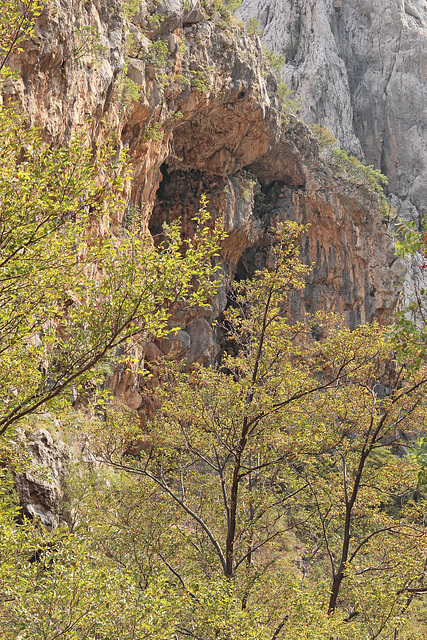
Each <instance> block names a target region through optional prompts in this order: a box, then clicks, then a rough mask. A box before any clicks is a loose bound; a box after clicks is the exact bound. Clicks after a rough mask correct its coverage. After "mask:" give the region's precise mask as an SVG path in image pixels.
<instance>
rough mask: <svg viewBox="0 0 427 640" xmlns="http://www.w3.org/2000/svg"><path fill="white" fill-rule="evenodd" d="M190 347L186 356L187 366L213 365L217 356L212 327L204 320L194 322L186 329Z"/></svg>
mask: <svg viewBox="0 0 427 640" xmlns="http://www.w3.org/2000/svg"><path fill="white" fill-rule="evenodd" d="M188 333H189V334H190V337H191V345H190V349H189V351H188V355H187V364H188V365H191V364H194V363H197V364H204V365H208V364H213V362H214V361H215V357H216V356H217V354H218V350H219V349H218V346H217V344H216V343H215V340H214V335H213V330H212V327H211V326H210V324H209V323H208V322H206V320H205V319H204V318H196V320H195V321H194V322H193V324H191V325H190V326H189V327H188Z"/></svg>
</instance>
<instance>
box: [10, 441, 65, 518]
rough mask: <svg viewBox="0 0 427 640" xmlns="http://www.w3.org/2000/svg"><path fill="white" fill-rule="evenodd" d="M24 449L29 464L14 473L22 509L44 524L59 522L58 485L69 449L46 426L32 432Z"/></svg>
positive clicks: (60, 499) (59, 490)
mask: <svg viewBox="0 0 427 640" xmlns="http://www.w3.org/2000/svg"><path fill="white" fill-rule="evenodd" d="M27 449H28V452H29V454H30V457H31V461H32V466H31V467H30V468H29V469H28V470H27V471H26V472H25V473H23V474H17V475H16V477H15V483H16V487H17V490H18V494H19V498H20V502H21V505H22V509H23V512H24V514H25V515H26V516H28V517H30V518H37V519H39V520H40V521H41V522H42V523H43V525H44V526H45V527H48V528H55V527H57V526H58V525H59V524H60V522H61V511H62V499H63V493H62V486H61V485H62V481H63V479H64V477H65V474H66V467H67V463H68V461H69V459H70V455H71V452H70V449H69V447H67V445H66V444H65V443H64V442H62V440H59V439H57V438H54V437H53V436H52V434H51V433H49V431H47V429H39V430H38V431H35V432H34V433H32V434H31V436H30V437H29V439H28V443H27Z"/></svg>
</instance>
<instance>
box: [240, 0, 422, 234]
mask: <svg viewBox="0 0 427 640" xmlns="http://www.w3.org/2000/svg"><path fill="white" fill-rule="evenodd" d="M240 15H241V16H242V17H244V18H246V19H247V18H249V17H257V18H258V19H259V25H260V28H261V29H262V32H263V40H264V41H265V43H266V45H267V46H268V47H269V48H271V49H273V50H274V51H276V52H277V53H280V54H285V56H286V64H285V65H284V68H283V71H282V76H283V79H284V81H285V82H286V83H288V84H289V86H290V87H291V88H292V89H294V90H295V91H296V93H297V94H298V96H299V98H300V100H301V103H302V112H301V113H302V116H303V117H304V119H306V120H308V121H309V122H319V123H322V124H323V125H326V126H327V127H329V129H331V131H332V132H333V133H334V135H335V136H336V137H337V138H338V140H339V143H340V145H341V146H342V147H344V148H345V149H347V150H348V151H350V152H352V153H355V154H356V155H358V156H359V157H364V158H365V160H366V162H367V163H368V164H374V165H375V167H377V168H380V169H381V171H383V173H385V174H386V175H387V177H388V179H389V190H390V191H391V192H392V193H394V194H396V196H397V202H396V204H397V205H398V208H399V213H400V209H401V208H402V210H407V209H408V205H407V203H409V204H412V205H414V206H415V208H416V211H414V212H413V214H414V216H415V219H416V221H417V222H420V219H421V218H422V216H423V215H424V212H425V211H426V210H427V186H426V185H427V29H426V24H427V2H426V1H425V0H411V1H410V2H409V1H405V2H404V1H403V0H382V1H381V3H380V5H379V4H378V1H377V0H363V1H361V0H342V1H341V2H340V3H337V2H331V0H316V2H312V1H311V0H243V4H242V8H241V10H240ZM400 205H401V206H400Z"/></svg>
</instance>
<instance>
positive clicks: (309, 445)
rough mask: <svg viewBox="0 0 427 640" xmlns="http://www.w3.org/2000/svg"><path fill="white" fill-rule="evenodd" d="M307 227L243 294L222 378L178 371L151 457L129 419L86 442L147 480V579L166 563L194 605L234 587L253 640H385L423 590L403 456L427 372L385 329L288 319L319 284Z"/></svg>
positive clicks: (153, 435)
mask: <svg viewBox="0 0 427 640" xmlns="http://www.w3.org/2000/svg"><path fill="white" fill-rule="evenodd" d="M299 232H300V228H299V227H298V226H297V225H292V224H290V225H288V227H287V228H286V232H285V233H284V234H283V235H282V234H281V233H277V235H276V238H275V239H276V243H277V244H276V246H275V248H274V249H273V250H272V252H271V255H270V257H269V268H268V269H266V270H264V271H260V272H257V273H256V274H255V277H254V279H253V280H252V281H251V282H248V281H246V282H240V283H238V284H235V285H234V288H233V292H232V293H230V298H231V301H232V304H231V306H230V308H229V309H228V310H227V312H226V314H225V326H224V328H225V329H226V332H227V333H226V335H227V345H228V348H227V351H228V353H226V354H224V357H223V360H222V363H221V369H220V370H217V371H212V370H208V369H205V368H197V367H196V368H194V369H193V370H192V371H191V372H187V373H185V372H184V373H183V372H182V371H179V370H169V371H168V372H167V373H166V372H165V373H164V385H163V387H162V389H161V390H160V391H156V392H155V398H156V402H158V403H160V404H161V406H160V409H159V413H158V415H157V416H156V418H155V419H153V421H152V424H151V426H150V427H149V428H148V429H147V431H146V433H145V434H144V437H145V442H144V446H142V447H141V448H140V454H139V455H136V456H132V457H129V456H127V455H125V454H124V453H123V452H124V451H125V450H126V442H129V441H132V439H135V438H137V437H138V435H137V434H138V429H137V426H136V425H135V427H134V429H133V431H132V429H131V428H130V426H131V425H130V424H129V420H128V419H126V418H120V417H119V416H118V414H117V413H116V414H110V415H109V417H108V419H107V421H103V422H102V423H101V422H99V423H98V426H97V427H96V424H95V423H92V428H94V427H96V428H95V429H94V431H93V432H92V433H90V434H87V437H88V438H89V442H90V447H91V450H92V451H94V452H95V453H96V455H97V457H98V459H99V460H104V461H105V462H107V463H108V464H109V465H111V466H112V468H115V469H119V470H121V471H122V472H124V473H125V474H129V478H131V477H132V476H135V477H137V478H138V489H137V494H135V493H133V490H132V489H131V488H130V489H128V491H129V492H130V493H129V494H128V498H127V500H129V495H132V496H133V497H132V499H131V504H132V503H133V504H137V505H138V509H139V510H141V509H142V506H141V505H145V506H144V511H141V514H140V516H139V517H138V520H137V522H133V519H132V518H131V517H129V515H128V516H126V518H121V520H120V522H121V524H120V526H118V530H119V529H120V530H121V531H122V534H123V535H125V532H126V536H129V538H128V539H129V540H130V539H136V538H137V536H138V535H139V536H140V538H141V540H142V541H143V545H144V548H145V556H144V557H146V558H147V556H148V557H150V555H151V560H150V562H146V563H145V564H144V563H143V566H144V568H143V572H144V575H145V579H147V576H148V575H150V572H151V571H153V570H154V567H155V566H156V564H157V563H159V564H160V566H161V564H162V562H163V564H164V566H166V567H168V568H169V571H170V572H171V573H172V575H173V580H174V582H175V583H176V584H181V585H182V586H184V587H185V588H186V589H187V590H188V591H191V592H192V593H193V595H194V587H193V586H192V585H194V581H196V583H197V584H211V583H210V581H211V580H212V576H213V575H214V576H216V579H218V580H223V579H224V578H228V579H229V580H232V584H233V589H234V593H235V595H236V596H237V597H238V598H239V599H240V601H241V607H242V610H244V611H245V612H247V613H248V615H251V616H253V617H252V620H255V624H256V626H255V629H256V632H255V637H260V636H261V637H262V634H264V633H265V632H266V631H267V634H268V636H269V637H270V638H271V637H273V636H274V634H275V633H276V632H277V634H276V637H281V638H294V637H301V638H307V639H308V638H310V639H311V638H313V637H316V638H322V639H325V640H326V639H329V638H330V637H333V638H334V640H344V639H345V640H349V639H353V640H359V639H360V637H367V638H372V639H373V638H382V639H384V640H385V638H387V637H388V635H390V633H393V632H394V630H395V629H401V628H403V625H404V623H405V620H406V617H407V605H406V604H405V602H406V601H407V599H408V594H409V593H410V591H408V589H411V588H414V589H419V590H420V593H422V590H423V589H424V588H427V587H426V586H425V583H424V558H425V553H426V552H427V531H426V530H425V527H424V520H423V517H422V511H423V505H422V504H421V503H414V502H412V501H411V499H410V496H411V495H414V491H415V490H416V487H417V473H418V469H419V466H418V464H417V463H416V461H415V462H414V460H413V459H412V458H410V457H405V458H398V457H396V456H395V455H393V448H395V447H397V446H399V445H400V444H401V441H402V440H401V433H402V432H405V434H406V437H405V443H406V446H407V439H406V438H407V437H408V435H409V434H410V433H411V432H415V433H416V432H417V429H418V427H419V425H420V424H423V422H424V420H425V418H426V415H425V406H424V403H423V401H422V399H423V397H424V393H425V388H426V385H427V371H426V369H425V368H424V367H423V368H420V369H417V370H415V369H414V370H411V369H410V368H407V369H405V382H404V384H402V383H403V369H400V373H399V374H396V373H395V367H396V364H395V363H393V362H390V360H389V358H390V351H391V346H392V343H391V340H390V337H389V336H388V334H387V331H386V330H384V329H382V328H380V327H379V326H377V325H372V326H361V327H359V328H358V329H357V330H355V331H350V330H348V329H347V328H345V327H344V325H343V323H342V322H341V321H340V320H339V319H337V318H334V317H333V316H324V315H322V314H316V315H315V316H313V317H312V318H307V319H306V320H305V321H303V322H293V323H290V322H289V321H288V318H287V312H286V309H287V304H288V300H289V297H290V296H291V294H292V291H293V290H295V289H300V288H302V287H303V286H304V278H305V276H306V274H307V268H306V267H304V266H303V265H301V264H300V262H299V259H298V249H297V246H296V240H297V236H298V234H299ZM314 332H315V333H316V338H317V339H316V340H313V339H312V334H313V333H314ZM383 388H387V389H389V391H388V393H387V395H386V396H385V397H384V394H383V393H382V389H383ZM397 424H398V425H399V428H398V430H396V426H397ZM381 452H383V453H381ZM130 486H131V485H129V487H130ZM122 495H123V494H122ZM97 502H98V501H97ZM153 503H155V504H156V507H155V508H154V509H153V508H152V505H153ZM127 504H128V505H129V502H127ZM132 513H134V511H133V512H132ZM109 519H110V521H111V518H110V517H109ZM125 521H126V522H129V523H131V524H129V525H128V524H126V523H125ZM144 522H145V523H146V524H145V525H144V524H143V523H144ZM138 532H140V533H139V534H138ZM142 532H143V533H142ZM122 534H121V535H122ZM290 535H292V536H293V538H292V540H293V542H292V543H291V545H290V546H291V552H289V551H288V552H287V553H286V551H285V549H286V539H287V536H288V537H289V536H290ZM110 544H112V543H110ZM114 544H115V543H114ZM147 545H148V546H147ZM120 547H121V549H122V552H120V561H121V562H125V560H124V556H123V553H126V551H125V550H126V549H127V548H128V544H127V543H123V542H122V543H121V544H120ZM148 547H149V548H148ZM111 553H112V554H113V555H115V554H117V553H118V551H117V550H116V551H114V550H112V551H111ZM143 555H144V554H143ZM396 557H399V558H400V561H399V562H398V563H396V562H395V561H394V559H395V558H396ZM403 558H404V560H403ZM128 561H130V560H129V559H128V560H127V561H126V562H128ZM140 566H142V564H141V565H140ZM221 576H222V577H221ZM411 585H415V586H414V587H412V586H411ZM190 597H192V596H190ZM260 612H262V618H259V617H258V616H259V614H260ZM356 612H357V614H356ZM349 619H350V620H351V625H350V624H349V623H348V620H349ZM256 633H258V636H257V635H256ZM201 637H204V636H203V635H202V636H201ZM208 637H209V636H208ZM220 637H221V636H220ZM243 637H246V636H243Z"/></svg>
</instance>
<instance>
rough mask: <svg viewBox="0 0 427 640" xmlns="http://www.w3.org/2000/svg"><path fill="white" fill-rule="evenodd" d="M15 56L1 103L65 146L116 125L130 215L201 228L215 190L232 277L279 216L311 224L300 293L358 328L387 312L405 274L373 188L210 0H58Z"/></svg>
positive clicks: (308, 304) (156, 223) (310, 306)
mask: <svg viewBox="0 0 427 640" xmlns="http://www.w3.org/2000/svg"><path fill="white" fill-rule="evenodd" d="M321 4H322V3H315V5H316V7H317V8H316V11H320V5H321ZM325 15H326V14H325ZM325 19H326V18H325ZM336 19H338V16H337V17H336ZM323 22H324V21H323ZM323 22H322V24H323ZM315 23H316V22H315ZM269 24H270V23H269V21H268V20H267V21H266V22H265V25H266V29H267V32H266V33H267V34H268V25H269ZM316 24H317V23H316ZM324 26H325V25H324ZM307 47H308V48H309V49H310V47H309V43H307ZM310 51H311V49H310ZM310 55H311V56H312V55H313V52H311V54H310ZM14 66H15V68H16V69H17V70H19V71H20V79H19V81H17V82H12V81H11V82H9V84H8V85H7V86H6V87H5V89H4V95H3V100H4V101H9V100H11V99H14V100H18V101H19V103H20V104H21V108H22V109H23V110H24V112H25V113H27V114H28V116H29V119H30V121H31V122H32V123H37V124H39V125H40V126H41V127H42V128H43V130H44V132H45V135H46V136H48V137H50V138H51V139H53V140H54V141H55V142H57V143H59V142H61V141H63V140H65V139H67V138H68V137H69V136H70V135H71V133H72V132H73V131H76V130H79V129H80V128H82V127H83V126H86V127H87V128H88V131H89V135H90V137H91V141H92V145H93V146H94V149H96V144H97V142H98V141H99V140H100V139H102V138H103V137H105V136H107V135H112V136H113V137H114V138H115V140H116V144H117V146H118V147H125V148H126V149H128V150H129V154H130V157H131V159H132V162H133V167H134V180H133V187H132V194H131V204H132V207H133V215H138V216H140V217H141V219H142V221H143V226H144V227H145V228H149V229H150V230H151V231H152V232H157V231H159V229H160V228H161V223H162V221H163V220H167V219H170V218H171V217H178V216H179V217H181V218H182V219H183V224H184V228H185V227H186V226H187V230H188V232H191V228H190V227H191V224H190V223H189V220H190V219H191V217H192V215H193V213H194V211H195V210H196V208H197V206H198V199H199V197H200V194H201V193H202V192H204V193H206V194H207V196H208V199H209V201H210V209H211V211H212V213H213V215H214V216H216V217H222V218H223V219H224V221H225V225H226V230H227V232H228V233H229V238H228V239H227V240H226V241H225V243H224V247H223V263H224V270H225V271H226V272H227V273H228V274H231V275H232V274H233V273H234V271H235V270H236V268H238V265H239V262H242V259H243V262H245V263H247V262H248V260H249V256H252V257H253V256H254V254H256V252H257V251H261V252H262V251H263V248H262V247H263V243H264V240H263V234H264V232H265V231H266V229H267V227H268V225H269V224H270V221H271V220H272V219H275V220H277V219H278V218H282V219H283V218H291V219H297V220H300V221H304V222H308V223H310V225H311V226H310V229H309V231H308V234H307V237H306V238H305V239H304V241H303V257H304V260H306V261H308V262H310V263H314V269H313V274H312V276H311V279H310V282H309V285H308V287H307V289H306V292H305V294H304V296H303V300H302V301H301V304H302V305H303V306H304V307H305V308H306V309H307V310H314V309H317V308H326V309H334V310H336V311H338V312H343V313H345V314H346V315H347V319H348V321H349V323H350V324H352V325H354V324H355V323H357V322H360V321H365V320H371V319H372V318H373V317H378V318H380V319H382V320H384V321H385V320H387V319H390V317H391V313H392V311H393V309H394V305H395V302H396V297H397V292H396V290H395V288H394V286H393V283H394V282H395V281H396V277H397V273H396V272H393V271H390V268H389V265H390V264H391V263H392V262H393V261H394V255H393V246H392V243H391V239H390V237H389V235H388V233H387V228H386V225H385V223H384V222H383V221H382V219H381V217H380V215H379V212H378V203H377V201H376V197H375V196H373V195H372V194H370V193H369V192H367V191H366V189H364V188H363V187H362V186H360V187H354V186H352V185H350V184H347V183H345V182H344V181H342V180H338V179H336V178H334V176H333V175H332V173H331V172H330V171H328V169H327V167H326V166H325V165H324V163H323V161H322V160H321V159H320V156H319V153H318V149H317V144H316V142H315V141H314V140H313V139H312V138H311V137H310V134H309V131H308V129H307V128H306V127H305V126H304V125H303V124H302V123H301V122H299V121H298V120H296V119H295V118H293V117H291V118H290V119H287V122H286V124H282V121H281V113H280V102H279V98H278V97H277V94H276V93H275V90H276V81H275V79H274V77H273V76H272V75H271V73H270V72H269V69H268V66H267V64H266V61H265V58H264V55H263V52H262V49H261V44H260V41H259V39H258V37H256V36H255V37H249V36H248V35H247V34H246V33H245V32H244V30H242V29H241V27H239V25H236V24H234V23H233V22H232V21H231V22H230V21H226V20H225V19H224V18H223V17H222V16H221V15H220V14H219V13H218V12H217V10H215V9H214V8H213V7H211V6H209V5H206V6H205V7H204V8H203V7H202V6H201V5H199V4H197V3H196V4H189V3H188V2H187V3H186V2H181V1H180V0H163V1H162V2H160V3H157V4H156V5H154V4H149V3H148V4H146V3H141V4H140V5H138V10H137V11H134V12H133V15H132V16H131V17H130V18H126V17H124V13H123V9H122V7H121V6H120V5H119V3H117V2H108V3H106V2H103V1H98V2H89V3H81V2H78V1H76V0H56V2H55V3H53V2H51V3H49V4H47V5H46V7H45V9H44V11H43V13H42V15H41V17H40V18H39V19H38V23H37V29H36V33H35V37H34V38H33V39H32V41H31V42H28V43H27V44H26V46H25V47H24V51H23V53H21V54H20V55H19V56H17V57H16V59H15V60H14ZM124 71H125V72H126V75H124ZM323 81H324V79H323V80H322V82H323ZM333 86H334V87H335V88H336V90H337V91H338V84H335V82H334V83H333ZM325 87H326V88H325ZM329 88H330V87H329V85H328V84H327V83H326V84H325V83H324V85H323V89H322V91H324V92H326V93H328V91H329ZM338 93H339V95H340V96H341V94H342V92H341V91H338ZM307 100H308V97H307ZM326 102H328V101H326ZM326 102H325V104H326ZM329 102H330V100H329ZM329 102H328V104H329ZM344 104H345V101H344ZM315 119H316V118H315ZM353 139H354V140H356V138H355V137H354V136H353ZM266 213H267V215H266ZM245 250H246V251H249V252H250V253H246V254H244V252H245ZM242 256H243V258H242ZM253 259H254V260H256V258H253ZM243 262H242V265H243ZM242 269H243V270H246V271H247V268H246V267H243V266H242ZM249 270H250V269H249ZM221 300H222V301H221ZM221 300H220V301H219V302H218V301H217V304H216V306H215V309H214V313H215V314H218V313H219V312H220V311H221V310H222V308H221V307H223V304H224V299H223V297H222V299H221ZM193 321H194V318H189V319H188V323H187V324H188V325H189V324H191V322H193ZM184 324H185V320H184ZM183 328H189V326H188V327H183ZM196 359H197V358H196Z"/></svg>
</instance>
